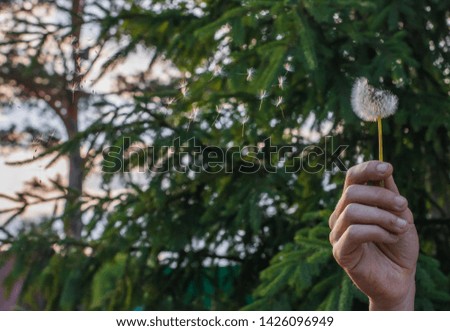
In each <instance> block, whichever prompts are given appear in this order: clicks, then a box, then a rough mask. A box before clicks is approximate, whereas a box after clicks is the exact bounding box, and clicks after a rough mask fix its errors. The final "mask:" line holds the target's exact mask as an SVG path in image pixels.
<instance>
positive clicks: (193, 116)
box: [186, 106, 199, 131]
mask: <svg viewBox="0 0 450 331" xmlns="http://www.w3.org/2000/svg"><path fill="white" fill-rule="evenodd" d="M198 110H199V108H198V107H197V106H192V111H191V114H190V115H189V124H188V127H187V129H186V131H189V128H190V126H191V123H192V122H193V121H195V119H196V117H197V113H198Z"/></svg>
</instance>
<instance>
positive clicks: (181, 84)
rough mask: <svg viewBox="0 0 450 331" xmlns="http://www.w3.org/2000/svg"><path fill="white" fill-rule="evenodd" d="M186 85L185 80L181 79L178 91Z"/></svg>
mask: <svg viewBox="0 0 450 331" xmlns="http://www.w3.org/2000/svg"><path fill="white" fill-rule="evenodd" d="M187 85H188V83H187V80H186V79H183V80H182V81H181V82H180V83H178V89H179V90H182V89H183V88H185V87H187Z"/></svg>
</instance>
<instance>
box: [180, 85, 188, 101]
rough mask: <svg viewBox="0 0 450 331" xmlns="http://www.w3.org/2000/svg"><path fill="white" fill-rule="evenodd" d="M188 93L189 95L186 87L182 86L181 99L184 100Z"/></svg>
mask: <svg viewBox="0 0 450 331" xmlns="http://www.w3.org/2000/svg"><path fill="white" fill-rule="evenodd" d="M188 93H189V88H188V87H186V86H183V87H182V88H181V94H182V95H183V98H186V97H187V96H188Z"/></svg>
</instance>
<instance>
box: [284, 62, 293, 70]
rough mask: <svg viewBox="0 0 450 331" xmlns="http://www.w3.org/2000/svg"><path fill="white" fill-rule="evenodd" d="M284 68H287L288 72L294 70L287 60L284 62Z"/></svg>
mask: <svg viewBox="0 0 450 331" xmlns="http://www.w3.org/2000/svg"><path fill="white" fill-rule="evenodd" d="M284 70H286V73H288V72H294V67H293V66H292V64H290V63H289V62H286V63H285V64H284Z"/></svg>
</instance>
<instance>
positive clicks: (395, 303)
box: [369, 280, 416, 311]
mask: <svg viewBox="0 0 450 331" xmlns="http://www.w3.org/2000/svg"><path fill="white" fill-rule="evenodd" d="M415 294H416V283H415V281H414V280H413V281H412V282H411V284H410V286H409V287H408V291H407V293H406V295H404V296H403V297H402V298H400V299H398V300H390V299H373V298H369V310H373V311H375V310H382V311H403V310H414V297H415Z"/></svg>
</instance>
